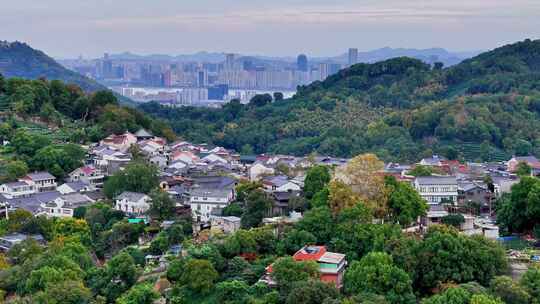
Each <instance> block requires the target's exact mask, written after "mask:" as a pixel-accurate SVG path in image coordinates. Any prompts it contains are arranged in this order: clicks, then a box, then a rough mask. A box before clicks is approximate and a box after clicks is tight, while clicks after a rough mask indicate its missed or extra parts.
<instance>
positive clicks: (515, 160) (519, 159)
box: [506, 156, 540, 173]
mask: <svg viewBox="0 0 540 304" xmlns="http://www.w3.org/2000/svg"><path fill="white" fill-rule="evenodd" d="M519 163H526V164H527V165H529V166H530V167H531V169H533V171H540V161H539V160H538V159H537V158H536V157H534V156H514V157H512V158H511V159H510V160H508V161H507V162H506V167H507V170H508V172H512V173H514V172H516V171H517V168H518V165H519Z"/></svg>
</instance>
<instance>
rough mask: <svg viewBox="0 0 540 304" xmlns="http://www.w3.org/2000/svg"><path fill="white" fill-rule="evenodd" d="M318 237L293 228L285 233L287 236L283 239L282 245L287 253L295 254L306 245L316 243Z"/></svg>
mask: <svg viewBox="0 0 540 304" xmlns="http://www.w3.org/2000/svg"><path fill="white" fill-rule="evenodd" d="M316 242H317V238H316V237H315V236H314V235H313V234H311V233H309V232H307V231H304V230H297V229H293V230H291V231H289V232H287V233H286V234H285V238H284V239H283V240H282V241H281V246H282V248H283V250H284V251H285V253H287V254H294V253H295V252H297V251H298V250H299V249H300V248H302V247H304V246H306V245H314V244H315V243H316Z"/></svg>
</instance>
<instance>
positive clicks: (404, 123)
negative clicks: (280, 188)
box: [141, 40, 540, 161]
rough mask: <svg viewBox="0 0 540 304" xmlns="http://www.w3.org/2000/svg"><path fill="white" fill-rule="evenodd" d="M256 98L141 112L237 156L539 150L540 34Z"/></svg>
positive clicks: (410, 157)
mask: <svg viewBox="0 0 540 304" xmlns="http://www.w3.org/2000/svg"><path fill="white" fill-rule="evenodd" d="M259 104H260V103H253V104H250V105H247V106H242V105H238V104H235V103H231V104H228V105H226V106H224V107H223V109H220V110H210V109H195V108H189V107H188V108H182V109H167V108H161V107H159V106H158V105H157V104H146V105H142V106H141V108H142V109H143V110H145V111H147V112H149V113H151V114H154V115H156V116H159V117H162V118H165V119H168V120H169V121H170V122H171V124H172V125H173V128H175V130H176V131H177V133H179V134H180V135H182V136H184V137H186V139H190V140H195V141H201V142H213V143H216V144H219V145H223V146H225V147H228V148H234V149H237V150H239V151H243V152H256V153H263V152H274V153H285V154H296V155H303V154H309V153H311V152H317V153H320V154H327V155H333V156H343V157H349V156H353V155H357V154H360V153H364V152H376V153H377V154H378V155H379V156H380V157H382V158H383V159H385V160H387V161H415V160H418V158H419V157H420V156H422V155H429V154H432V153H439V154H443V155H446V156H449V157H450V158H455V157H461V158H463V157H465V155H466V156H467V158H468V160H471V161H474V160H493V159H494V157H493V156H494V155H499V156H498V157H497V158H498V159H500V158H504V157H509V156H511V155H513V154H520V155H523V154H535V155H538V156H540V40H536V41H532V40H525V41H522V42H518V43H515V44H511V45H506V46H503V47H500V48H497V49H495V50H492V51H489V52H485V53H482V54H480V55H478V56H476V57H473V58H471V59H468V60H466V61H464V62H462V63H460V64H458V65H455V66H452V67H447V68H443V67H442V66H441V65H428V64H426V63H424V62H422V61H420V60H418V59H411V58H407V57H400V58H394V59H389V60H386V61H382V62H377V63H374V64H367V63H360V64H357V65H354V66H352V67H350V68H347V69H344V70H341V71H340V72H339V73H337V74H336V75H333V76H330V77H328V78H327V79H326V80H325V81H321V82H314V83H313V84H310V85H307V86H303V87H299V89H298V93H297V94H296V95H295V96H294V97H293V98H291V99H289V100H283V101H277V102H273V103H266V104H264V103H263V104H262V106H260V105H259ZM258 105H259V106H258ZM471 151H472V152H471ZM473 152H474V153H473Z"/></svg>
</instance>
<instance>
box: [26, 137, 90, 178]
mask: <svg viewBox="0 0 540 304" xmlns="http://www.w3.org/2000/svg"><path fill="white" fill-rule="evenodd" d="M85 156H86V152H85V151H84V150H83V149H82V148H81V147H80V146H79V145H76V144H64V145H50V146H46V147H44V148H42V149H39V150H38V151H37V152H36V154H35V155H34V157H33V158H32V159H31V160H30V164H31V167H32V168H33V169H35V170H44V171H48V172H50V173H51V174H53V175H54V176H56V177H59V178H61V177H64V176H66V175H67V174H68V173H69V172H71V171H73V170H75V169H76V168H79V167H80V166H82V165H83V159H84V157H85Z"/></svg>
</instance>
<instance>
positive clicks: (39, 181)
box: [20, 171, 57, 192]
mask: <svg viewBox="0 0 540 304" xmlns="http://www.w3.org/2000/svg"><path fill="white" fill-rule="evenodd" d="M20 181H25V182H28V183H30V184H31V185H33V186H34V188H35V190H36V192H48V191H54V190H56V186H57V184H56V177H54V176H53V175H52V174H50V173H49V172H45V171H43V172H34V173H30V174H27V175H26V176H25V177H23V178H21V179H20Z"/></svg>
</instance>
